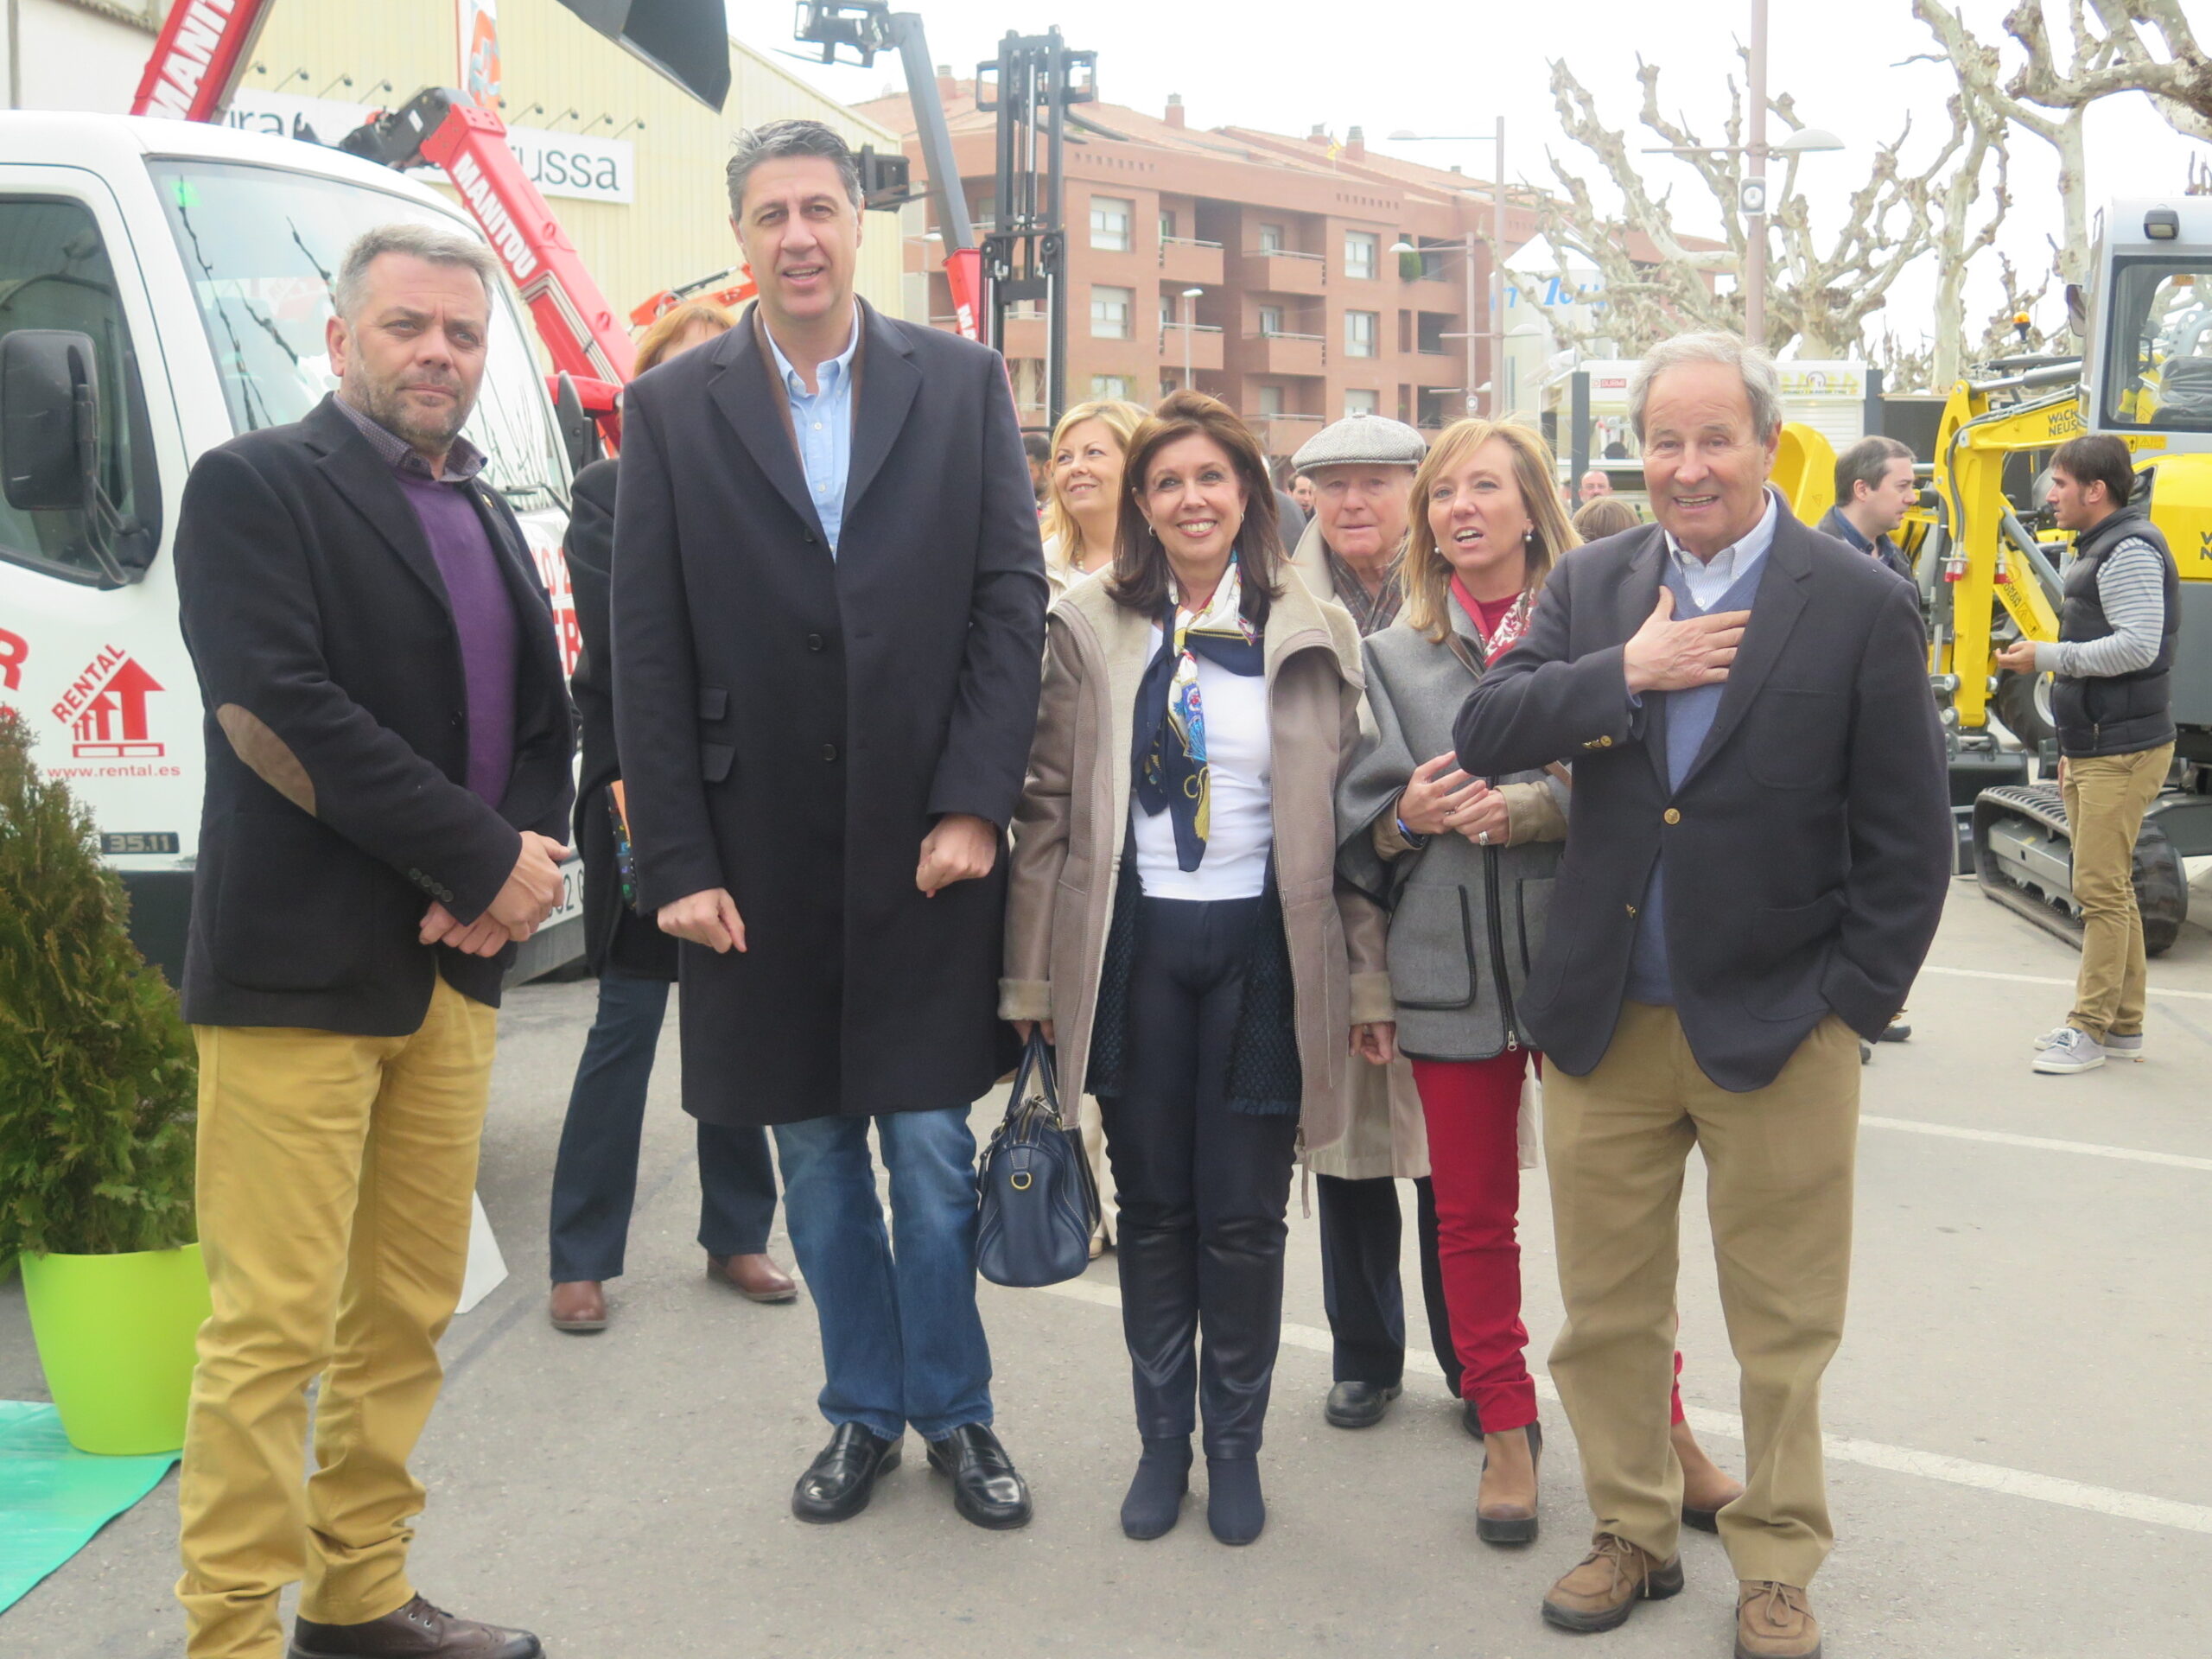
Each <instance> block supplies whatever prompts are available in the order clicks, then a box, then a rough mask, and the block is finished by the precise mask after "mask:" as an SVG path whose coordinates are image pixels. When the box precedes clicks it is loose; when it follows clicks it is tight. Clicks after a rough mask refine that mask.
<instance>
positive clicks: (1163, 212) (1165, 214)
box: [1160, 207, 1175, 242]
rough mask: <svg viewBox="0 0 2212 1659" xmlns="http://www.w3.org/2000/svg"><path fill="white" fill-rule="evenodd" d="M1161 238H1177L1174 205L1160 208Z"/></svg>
mask: <svg viewBox="0 0 2212 1659" xmlns="http://www.w3.org/2000/svg"><path fill="white" fill-rule="evenodd" d="M1174 239H1175V210H1174V209H1173V207H1163V208H1161V209H1160V240H1161V241H1163V242H1173V240H1174Z"/></svg>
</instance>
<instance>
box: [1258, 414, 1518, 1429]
mask: <svg viewBox="0 0 2212 1659" xmlns="http://www.w3.org/2000/svg"><path fill="white" fill-rule="evenodd" d="M1427 449H1428V446H1427V442H1426V441H1425V440H1424V439H1423V438H1422V437H1421V434H1420V433H1419V432H1417V431H1415V430H1414V429H1413V428H1412V427H1410V426H1408V425H1406V424H1405V423H1403V422H1402V421H1394V420H1390V419H1388V418H1387V417H1385V416H1381V415H1368V414H1357V415H1349V416H1345V417H1344V419H1343V420H1341V421H1338V423H1336V424H1335V425H1333V426H1331V427H1327V428H1325V429H1323V430H1321V431H1320V432H1319V433H1317V434H1315V435H1313V437H1312V438H1310V439H1309V440H1307V442H1306V446H1305V448H1302V449H1300V451H1299V452H1298V454H1297V455H1296V456H1295V457H1294V458H1293V460H1292V462H1291V464H1292V465H1293V466H1294V467H1296V468H1297V473H1298V476H1300V477H1301V478H1305V479H1307V480H1311V482H1312V485H1313V521H1312V522H1311V523H1310V524H1307V525H1306V533H1305V534H1304V535H1303V536H1301V537H1300V538H1299V542H1298V547H1297V550H1296V551H1295V552H1294V554H1293V555H1292V556H1291V568H1292V569H1294V570H1296V571H1297V572H1298V575H1299V579H1300V581H1301V582H1304V583H1305V584H1306V587H1307V588H1309V589H1310V590H1312V591H1313V593H1314V594H1316V595H1317V596H1319V597H1320V598H1323V599H1334V600H1335V601H1337V603H1338V604H1339V605H1341V606H1343V607H1344V609H1346V610H1347V611H1349V612H1351V617H1352V620H1353V621H1354V622H1356V623H1357V624H1358V626H1359V631H1360V633H1361V634H1362V635H1363V636H1364V635H1367V634H1370V633H1373V632H1376V630H1378V629H1382V628H1387V627H1389V626H1390V624H1391V623H1392V622H1394V621H1395V620H1397V615H1398V605H1399V601H1400V598H1401V594H1400V592H1399V586H1398V557H1399V554H1400V553H1401V551H1402V550H1403V548H1404V546H1405V542H1406V526H1407V515H1408V495H1409V492H1410V491H1411V489H1412V487H1413V481H1414V468H1415V467H1419V466H1420V465H1421V457H1422V456H1423V455H1424V454H1427ZM1344 1090H1345V1094H1346V1096H1347V1101H1346V1104H1347V1105H1348V1106H1349V1107H1350V1109H1351V1130H1350V1131H1349V1132H1348V1133H1347V1134H1346V1135H1345V1136H1344V1139H1343V1140H1341V1141H1338V1142H1337V1143H1336V1144H1335V1145H1334V1146H1330V1147H1321V1148H1320V1149H1319V1150H1318V1151H1316V1152H1315V1153H1313V1154H1312V1156H1311V1157H1310V1158H1309V1159H1308V1160H1307V1163H1308V1164H1309V1166H1311V1167H1312V1169H1313V1173H1314V1175H1315V1177H1316V1178H1317V1179H1316V1182H1315V1185H1317V1186H1318V1187H1319V1190H1320V1195H1321V1198H1320V1205H1321V1287H1322V1296H1323V1300H1324V1301H1325V1305H1326V1306H1327V1308H1328V1313H1329V1331H1330V1334H1331V1335H1332V1337H1333V1338H1335V1342H1336V1367H1335V1370H1336V1381H1335V1386H1334V1387H1333V1388H1332V1389H1330V1390H1329V1400H1328V1406H1327V1408H1326V1415H1327V1418H1328V1421H1330V1422H1331V1423H1332V1424H1334V1425H1335V1426H1336V1427H1338V1428H1367V1427H1372V1426H1373V1425H1374V1424H1376V1423H1379V1422H1381V1421H1383V1413H1384V1411H1385V1410H1387V1409H1388V1408H1389V1403H1390V1402H1391V1401H1393V1400H1395V1399H1396V1398H1397V1396H1398V1393H1399V1390H1400V1389H1401V1388H1402V1386H1403V1383H1404V1377H1405V1368H1406V1313H1405V1297H1404V1294H1403V1293H1402V1290H1401V1288H1400V1286H1399V1281H1398V1243H1399V1239H1400V1236H1401V1233H1402V1227H1403V1217H1402V1213H1401V1211H1400V1209H1399V1199H1398V1185H1397V1184H1398V1181H1399V1180H1400V1179H1408V1180H1411V1181H1412V1182H1413V1184H1414V1195H1415V1198H1416V1211H1417V1214H1418V1227H1419V1230H1420V1234H1421V1291H1422V1299H1423V1300H1424V1302H1425V1303H1426V1305H1427V1310H1428V1333H1429V1341H1430V1344H1431V1346H1433V1348H1434V1349H1435V1351H1436V1359H1437V1363H1439V1364H1440V1365H1441V1366H1443V1368H1444V1376H1445V1379H1446V1382H1447V1383H1450V1384H1451V1386H1452V1393H1453V1394H1454V1395H1457V1394H1458V1393H1459V1359H1458V1357H1457V1355H1456V1353H1455V1351H1454V1350H1453V1348H1452V1326H1451V1322H1450V1320H1449V1319H1447V1318H1446V1315H1445V1312H1444V1278H1443V1272H1442V1269H1441V1268H1440V1267H1439V1266H1438V1262H1437V1244H1436V1200H1435V1196H1434V1194H1433V1192H1432V1190H1431V1188H1430V1185H1429V1179H1428V1136H1427V1132H1426V1131H1425V1130H1424V1129H1423V1128H1422V1125H1421V1096H1419V1095H1418V1094H1416V1093H1415V1092H1414V1083H1413V1073H1412V1071H1411V1070H1410V1069H1409V1068H1408V1066H1407V1065H1406V1062H1405V1061H1404V1060H1402V1059H1397V1060H1393V1061H1392V1062H1391V1063H1390V1065H1389V1067H1388V1068H1387V1069H1385V1068H1382V1067H1376V1066H1367V1065H1362V1066H1354V1067H1351V1068H1350V1069H1349V1070H1347V1071H1346V1072H1345V1074H1344ZM1477 1432H1479V1431H1477Z"/></svg>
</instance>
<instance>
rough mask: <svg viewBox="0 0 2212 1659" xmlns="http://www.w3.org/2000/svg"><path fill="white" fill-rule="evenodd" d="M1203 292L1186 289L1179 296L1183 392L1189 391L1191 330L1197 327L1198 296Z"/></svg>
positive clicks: (1201, 289)
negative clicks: (1181, 329)
mask: <svg viewBox="0 0 2212 1659" xmlns="http://www.w3.org/2000/svg"><path fill="white" fill-rule="evenodd" d="M1203 293H1205V289H1203V288H1186V289H1184V290H1183V293H1182V296H1181V297H1182V301H1183V390H1184V391H1190V390H1191V330H1192V329H1193V328H1194V327H1197V326H1198V322H1197V318H1198V296H1199V295H1201V294H1203Z"/></svg>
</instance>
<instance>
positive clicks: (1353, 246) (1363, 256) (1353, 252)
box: [1344, 231, 1383, 277]
mask: <svg viewBox="0 0 2212 1659" xmlns="http://www.w3.org/2000/svg"><path fill="white" fill-rule="evenodd" d="M1382 257H1383V238H1381V237H1379V236H1377V235H1376V234H1375V232H1372V231H1346V232H1344V275H1345V276H1347V277H1372V276H1374V275H1375V273H1376V266H1377V264H1379V263H1380V262H1381V259H1382Z"/></svg>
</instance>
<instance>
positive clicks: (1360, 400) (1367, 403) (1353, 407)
mask: <svg viewBox="0 0 2212 1659" xmlns="http://www.w3.org/2000/svg"><path fill="white" fill-rule="evenodd" d="M1382 408H1383V395H1382V393H1380V392H1377V391H1368V390H1365V389H1363V388H1362V387H1358V386H1353V387H1351V388H1350V389H1349V390H1347V391H1345V393H1344V413H1345V414H1347V415H1373V414H1376V413H1379V412H1380V411H1381V410H1382Z"/></svg>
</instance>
